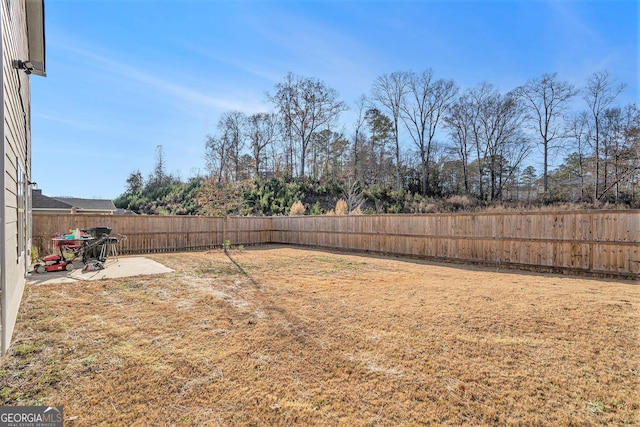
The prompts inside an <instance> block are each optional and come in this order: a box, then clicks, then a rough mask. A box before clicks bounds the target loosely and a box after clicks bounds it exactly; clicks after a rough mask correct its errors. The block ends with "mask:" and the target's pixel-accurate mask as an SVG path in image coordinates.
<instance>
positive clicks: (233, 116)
mask: <svg viewBox="0 0 640 427" xmlns="http://www.w3.org/2000/svg"><path fill="white" fill-rule="evenodd" d="M246 123H247V116H246V115H245V114H244V113H242V112H240V111H228V112H226V113H224V114H223V115H222V116H221V117H220V120H218V131H219V132H220V133H221V134H222V135H225V137H226V140H227V141H228V143H229V149H230V151H229V160H230V161H231V164H232V168H233V169H232V171H233V180H234V181H238V180H239V179H240V178H239V177H240V163H241V161H240V160H241V153H242V149H243V148H244V144H245V124H246Z"/></svg>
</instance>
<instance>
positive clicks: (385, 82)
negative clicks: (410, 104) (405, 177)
mask: <svg viewBox="0 0 640 427" xmlns="http://www.w3.org/2000/svg"><path fill="white" fill-rule="evenodd" d="M406 76H407V73H405V72H394V73H391V74H383V75H382V76H380V77H378V78H377V79H376V80H375V81H374V82H373V87H372V89H371V95H372V97H373V99H374V100H375V101H378V102H379V103H380V104H382V106H383V107H384V108H385V109H387V110H388V111H389V114H390V116H391V119H392V123H393V135H394V142H395V160H396V162H395V170H396V189H400V188H401V187H402V180H401V178H400V168H401V166H402V165H401V155H400V136H399V128H398V124H399V121H400V112H401V107H402V100H403V98H404V95H405V90H406V85H407V77H406Z"/></svg>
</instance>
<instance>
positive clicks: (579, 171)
mask: <svg viewBox="0 0 640 427" xmlns="http://www.w3.org/2000/svg"><path fill="white" fill-rule="evenodd" d="M590 131H591V129H590V127H589V115H588V113H587V112H586V111H583V112H582V113H580V114H576V115H574V116H573V117H572V118H571V119H570V121H569V124H568V130H567V132H568V134H569V136H570V137H571V138H572V139H573V149H574V150H575V151H574V152H573V153H572V154H570V155H569V157H568V160H569V161H565V163H568V164H571V165H573V166H574V170H573V171H572V172H573V174H574V175H575V176H576V178H579V179H580V200H585V199H586V197H587V187H586V183H585V176H586V172H585V170H586V163H587V160H586V149H587V142H586V141H587V140H588V139H590Z"/></svg>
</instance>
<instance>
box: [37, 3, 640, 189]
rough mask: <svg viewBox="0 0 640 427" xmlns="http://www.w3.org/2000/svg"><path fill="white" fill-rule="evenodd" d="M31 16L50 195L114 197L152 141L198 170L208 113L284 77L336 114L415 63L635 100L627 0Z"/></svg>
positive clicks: (70, 8)
mask: <svg viewBox="0 0 640 427" xmlns="http://www.w3.org/2000/svg"><path fill="white" fill-rule="evenodd" d="M45 20H46V21H45V31H46V43H47V46H46V54H47V77H46V78H41V77H32V79H31V91H32V94H31V96H32V141H33V163H32V167H33V171H32V180H34V181H36V182H37V183H38V187H39V188H41V189H42V190H43V193H44V194H47V195H50V196H74V197H88V198H109V199H112V198H115V197H117V196H118V195H119V194H121V193H122V192H124V190H125V180H126V179H127V177H128V176H129V174H130V173H131V172H133V171H135V170H140V171H141V172H142V174H143V175H144V176H145V177H146V176H148V174H149V173H150V172H151V170H152V168H153V165H154V163H155V148H156V146H157V145H162V146H163V150H164V155H165V160H166V164H167V169H168V171H169V172H170V173H173V174H179V175H180V176H181V177H182V178H183V179H186V178H189V177H191V176H194V175H195V174H196V173H204V172H205V168H204V143H205V139H206V136H207V134H213V133H215V127H216V123H217V121H218V118H219V116H220V114H222V113H224V112H226V111H229V110H240V111H243V112H245V113H248V114H251V113H255V112H258V111H268V110H269V109H270V108H271V107H270V105H269V103H268V102H267V101H266V96H265V93H266V92H267V91H273V87H274V85H275V84H276V83H278V82H280V81H281V80H282V78H283V77H284V76H285V75H286V73H287V72H289V71H291V72H293V73H295V74H299V75H303V76H308V77H316V78H319V79H321V80H323V81H324V82H325V83H327V85H329V86H331V87H333V88H334V89H336V90H337V91H338V93H339V94H340V97H341V99H342V100H343V101H345V102H346V103H347V104H348V105H350V106H353V105H354V104H355V101H356V100H357V98H359V97H360V95H362V94H368V93H369V91H370V88H371V84H372V83H373V81H374V80H375V78H376V77H377V76H380V75H382V74H384V73H390V72H394V71H404V70H407V71H416V72H420V71H423V70H425V69H427V68H432V69H433V71H434V74H435V76H436V77H437V78H446V79H453V80H454V81H455V82H456V83H457V84H458V85H460V86H461V87H462V88H463V89H464V88H468V87H473V86H475V85H477V84H478V83H480V82H483V81H486V82H489V83H491V84H493V85H495V86H497V87H498V88H500V89H501V90H503V91H508V90H511V89H513V88H515V87H516V86H519V85H521V84H524V83H525V82H526V81H527V80H528V79H530V78H534V77H539V76H540V75H542V74H543V73H548V72H557V73H558V77H559V78H560V79H562V80H567V81H570V82H571V83H573V84H575V85H576V86H582V85H584V83H585V81H586V79H587V78H588V77H589V75H591V74H592V73H593V72H595V71H601V70H608V71H609V72H610V73H611V75H612V76H613V77H615V78H616V79H618V81H619V82H621V83H625V84H626V85H627V87H626V89H625V91H624V92H623V93H622V94H621V95H620V97H619V98H618V102H617V103H618V104H619V105H626V104H628V103H633V102H638V101H639V100H640V88H639V69H638V67H639V65H638V62H639V58H638V57H639V49H640V47H639V39H640V34H639V29H638V22H639V21H640V12H639V6H638V2H637V1H635V0H629V1H627V0H624V1H623V0H605V1H586V0H584V1H565V0H556V1H542V0H529V1H515V0H513V1H509V0H502V1H498V0H494V1H489V0H484V1H483V0H478V1H470V0H466V1H465V0H451V1H444V0H441V1H436V0H424V1H419V0H413V1H392V0H376V1H365V0H359V1H358V0H354V1H339V0H332V1H331V0H325V1H294V0H288V1H283V0H282V1H281V0H270V1H249V0H245V1H231V0H228V1H218V0H77V1H75V0H45ZM583 107H584V105H583V104H582V103H581V102H580V101H579V100H578V101H577V108H583ZM351 122H352V116H350V114H349V113H346V114H345V115H344V117H343V124H344V129H345V132H346V133H347V134H349V133H350V126H351ZM535 166H538V165H535Z"/></svg>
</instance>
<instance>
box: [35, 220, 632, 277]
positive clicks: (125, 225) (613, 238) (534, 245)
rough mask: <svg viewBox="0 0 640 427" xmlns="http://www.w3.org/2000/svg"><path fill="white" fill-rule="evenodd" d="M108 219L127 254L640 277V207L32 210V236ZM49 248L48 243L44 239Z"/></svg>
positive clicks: (38, 240)
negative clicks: (243, 254)
mask: <svg viewBox="0 0 640 427" xmlns="http://www.w3.org/2000/svg"><path fill="white" fill-rule="evenodd" d="M98 226H100V227H101V226H106V227H109V228H112V229H113V231H114V232H118V233H122V234H125V235H127V237H128V238H127V240H125V241H124V242H122V244H121V247H120V252H121V253H130V254H133V253H150V252H168V251H188V250H201V249H207V248H212V247H220V246H222V244H223V243H224V241H225V240H228V241H229V243H231V244H232V245H259V244H266V243H284V244H293V245H303V246H312V247H320V248H327V249H342V250H353V251H358V252H368V253H377V254H386V255H399V256H407V257H416V258H424V259H434V260H443V261H457V262H470V263H482V264H495V265H500V266H504V267H516V268H526V269H534V270H546V271H566V272H571V273H591V274H605V275H613V276H622V277H631V278H640V211H637V210H635V211H630V210H628V211H581V212H553V213H550V212H541V213H463V214H427V215H358V216H299V217H258V218H256V217H230V218H227V219H226V220H225V219H224V218H211V217H186V216H129V215H125V216H106V215H34V216H33V241H34V245H36V246H37V247H38V248H39V249H40V250H45V251H46V250H51V236H52V235H53V234H55V233H56V232H64V231H68V230H70V229H74V228H81V229H82V228H90V227H98ZM47 245H49V246H47Z"/></svg>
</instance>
